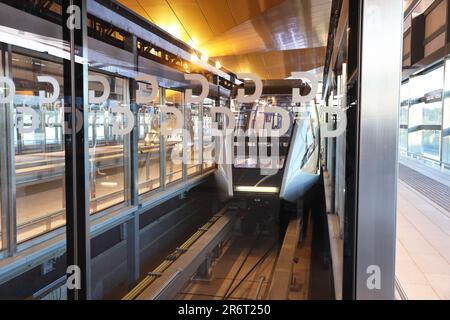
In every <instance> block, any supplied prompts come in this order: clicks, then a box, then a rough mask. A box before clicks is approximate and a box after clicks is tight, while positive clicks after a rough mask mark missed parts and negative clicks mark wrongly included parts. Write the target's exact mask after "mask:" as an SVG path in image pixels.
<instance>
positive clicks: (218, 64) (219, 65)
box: [216, 61, 222, 69]
mask: <svg viewBox="0 0 450 320" xmlns="http://www.w3.org/2000/svg"><path fill="white" fill-rule="evenodd" d="M216 68H217V69H221V68H222V64H221V63H220V61H216Z"/></svg>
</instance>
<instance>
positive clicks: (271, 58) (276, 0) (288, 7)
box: [119, 0, 332, 79]
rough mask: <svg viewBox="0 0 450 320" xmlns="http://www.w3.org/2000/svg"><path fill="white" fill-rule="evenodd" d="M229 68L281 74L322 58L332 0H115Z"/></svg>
mask: <svg viewBox="0 0 450 320" xmlns="http://www.w3.org/2000/svg"><path fill="white" fill-rule="evenodd" d="M119 2H120V3H122V4H123V5H125V6H126V7H128V8H129V9H131V10H133V11H135V12H136V13H138V14H139V15H141V16H142V17H144V18H146V19H148V20H149V21H151V22H153V23H154V24H156V25H158V26H159V27H161V28H162V29H164V30H166V31H168V32H169V33H171V34H172V35H173V36H175V37H177V38H179V39H181V40H183V41H184V42H186V43H188V44H190V45H191V46H192V47H194V48H197V49H199V50H200V51H202V52H204V53H205V54H206V55H208V56H209V57H210V58H212V59H214V60H216V61H220V63H221V64H222V65H223V66H224V67H226V68H227V69H229V70H232V71H233V72H255V73H257V74H258V75H259V76H260V77H262V78H263V79H284V78H287V77H289V76H290V73H291V72H292V71H310V70H312V69H316V68H319V67H321V66H322V65H323V63H324V60H325V51H326V43H327V37H328V24H329V20H330V11H331V2H332V0H119Z"/></svg>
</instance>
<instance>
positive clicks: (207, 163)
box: [203, 99, 215, 169]
mask: <svg viewBox="0 0 450 320" xmlns="http://www.w3.org/2000/svg"><path fill="white" fill-rule="evenodd" d="M213 106H214V101H212V100H211V99H206V100H205V102H204V103H203V168H204V169H209V168H211V167H213V166H214V164H215V161H214V157H215V152H214V140H213V137H212V116H211V108H212V107H213Z"/></svg>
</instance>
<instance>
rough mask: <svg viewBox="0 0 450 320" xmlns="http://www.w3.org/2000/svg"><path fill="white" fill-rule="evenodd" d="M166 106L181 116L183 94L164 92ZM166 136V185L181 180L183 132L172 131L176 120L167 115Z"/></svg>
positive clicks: (173, 91)
mask: <svg viewBox="0 0 450 320" xmlns="http://www.w3.org/2000/svg"><path fill="white" fill-rule="evenodd" d="M166 106H167V107H169V108H177V109H178V110H180V111H181V113H182V114H183V93H181V92H179V91H175V90H166ZM164 122H165V124H166V130H167V134H168V136H167V137H166V184H169V183H172V182H175V181H178V180H181V179H182V178H183V161H182V160H183V132H182V130H178V131H177V130H174V128H175V127H176V118H175V116H174V115H173V114H171V113H169V114H166V115H164Z"/></svg>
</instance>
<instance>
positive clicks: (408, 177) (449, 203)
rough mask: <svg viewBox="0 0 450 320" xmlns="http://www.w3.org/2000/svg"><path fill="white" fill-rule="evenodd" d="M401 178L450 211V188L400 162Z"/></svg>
mask: <svg viewBox="0 0 450 320" xmlns="http://www.w3.org/2000/svg"><path fill="white" fill-rule="evenodd" d="M399 178H400V180H402V181H403V182H405V183H406V184H408V185H409V186H410V187H412V188H413V189H415V190H416V191H418V192H419V193H421V194H422V195H424V196H425V197H427V198H428V199H430V200H431V201H433V202H435V203H436V204H437V205H439V206H440V207H442V208H443V209H445V210H447V211H449V212H450V188H449V187H448V186H446V185H445V184H442V183H440V182H438V181H436V180H434V179H431V178H429V177H427V176H425V175H423V174H421V173H420V172H418V171H416V170H414V169H411V168H409V167H407V166H405V165H403V164H399Z"/></svg>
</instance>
